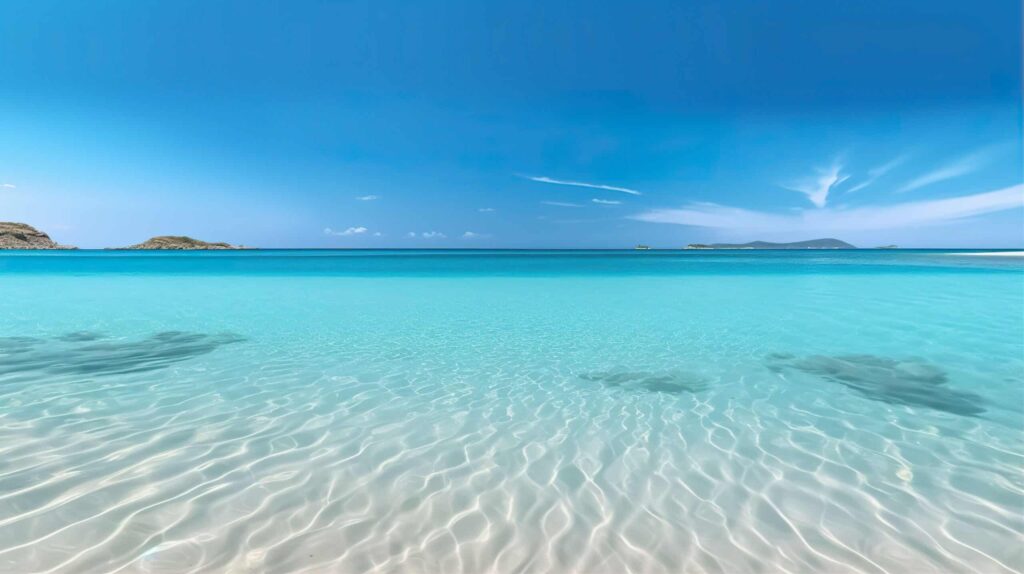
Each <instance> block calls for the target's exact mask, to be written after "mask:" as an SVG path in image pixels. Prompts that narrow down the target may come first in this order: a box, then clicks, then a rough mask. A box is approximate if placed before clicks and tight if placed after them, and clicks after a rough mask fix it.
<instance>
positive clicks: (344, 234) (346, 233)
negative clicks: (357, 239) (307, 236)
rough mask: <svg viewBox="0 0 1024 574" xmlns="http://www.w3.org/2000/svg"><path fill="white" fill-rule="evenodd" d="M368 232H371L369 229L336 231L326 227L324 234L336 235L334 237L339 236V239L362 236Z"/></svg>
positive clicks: (354, 228)
mask: <svg viewBox="0 0 1024 574" xmlns="http://www.w3.org/2000/svg"><path fill="white" fill-rule="evenodd" d="M367 231H369V229H367V228H365V227H349V228H348V229H346V230H345V231H336V230H334V229H331V228H330V227H325V228H324V234H325V235H334V236H339V237H349V236H352V235H362V234H363V233H366V232H367Z"/></svg>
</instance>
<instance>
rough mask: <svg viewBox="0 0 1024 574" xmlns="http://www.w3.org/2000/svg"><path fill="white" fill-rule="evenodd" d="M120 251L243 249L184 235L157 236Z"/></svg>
mask: <svg viewBox="0 0 1024 574" xmlns="http://www.w3.org/2000/svg"><path fill="white" fill-rule="evenodd" d="M120 249H171V250H186V249H193V250H213V249H245V248H244V247H241V246H236V245H231V244H228V243H207V242H206V241H200V240H198V239H193V238H191V237H185V236H184V235H159V236H157V237H151V238H149V239H147V240H146V241H143V242H142V243H139V244H137V245H132V246H129V247H121V248H120Z"/></svg>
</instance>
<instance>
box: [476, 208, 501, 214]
mask: <svg viewBox="0 0 1024 574" xmlns="http://www.w3.org/2000/svg"><path fill="white" fill-rule="evenodd" d="M477 211H479V212H480V213H494V212H495V211H497V210H496V209H494V208H493V207H481V208H480V209H478V210H477Z"/></svg>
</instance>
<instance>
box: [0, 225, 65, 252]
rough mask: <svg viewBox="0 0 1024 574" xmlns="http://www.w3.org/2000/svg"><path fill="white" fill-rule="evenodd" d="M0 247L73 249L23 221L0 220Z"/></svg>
mask: <svg viewBox="0 0 1024 574" xmlns="http://www.w3.org/2000/svg"><path fill="white" fill-rule="evenodd" d="M0 249H75V247H71V246H70V245H60V244H59V243H56V242H55V241H54V240H52V239H50V236H49V235H47V234H45V233H43V232H42V231H39V230H38V229H36V228H35V227H32V226H31V225H28V224H25V223H13V222H10V221H0Z"/></svg>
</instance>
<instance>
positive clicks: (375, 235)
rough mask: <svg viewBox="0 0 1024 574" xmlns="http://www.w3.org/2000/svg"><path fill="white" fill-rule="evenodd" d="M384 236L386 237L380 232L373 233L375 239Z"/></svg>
mask: <svg viewBox="0 0 1024 574" xmlns="http://www.w3.org/2000/svg"><path fill="white" fill-rule="evenodd" d="M383 235H384V234H383V233H381V232H380V231H374V232H373V236H374V237H382V236H383Z"/></svg>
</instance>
